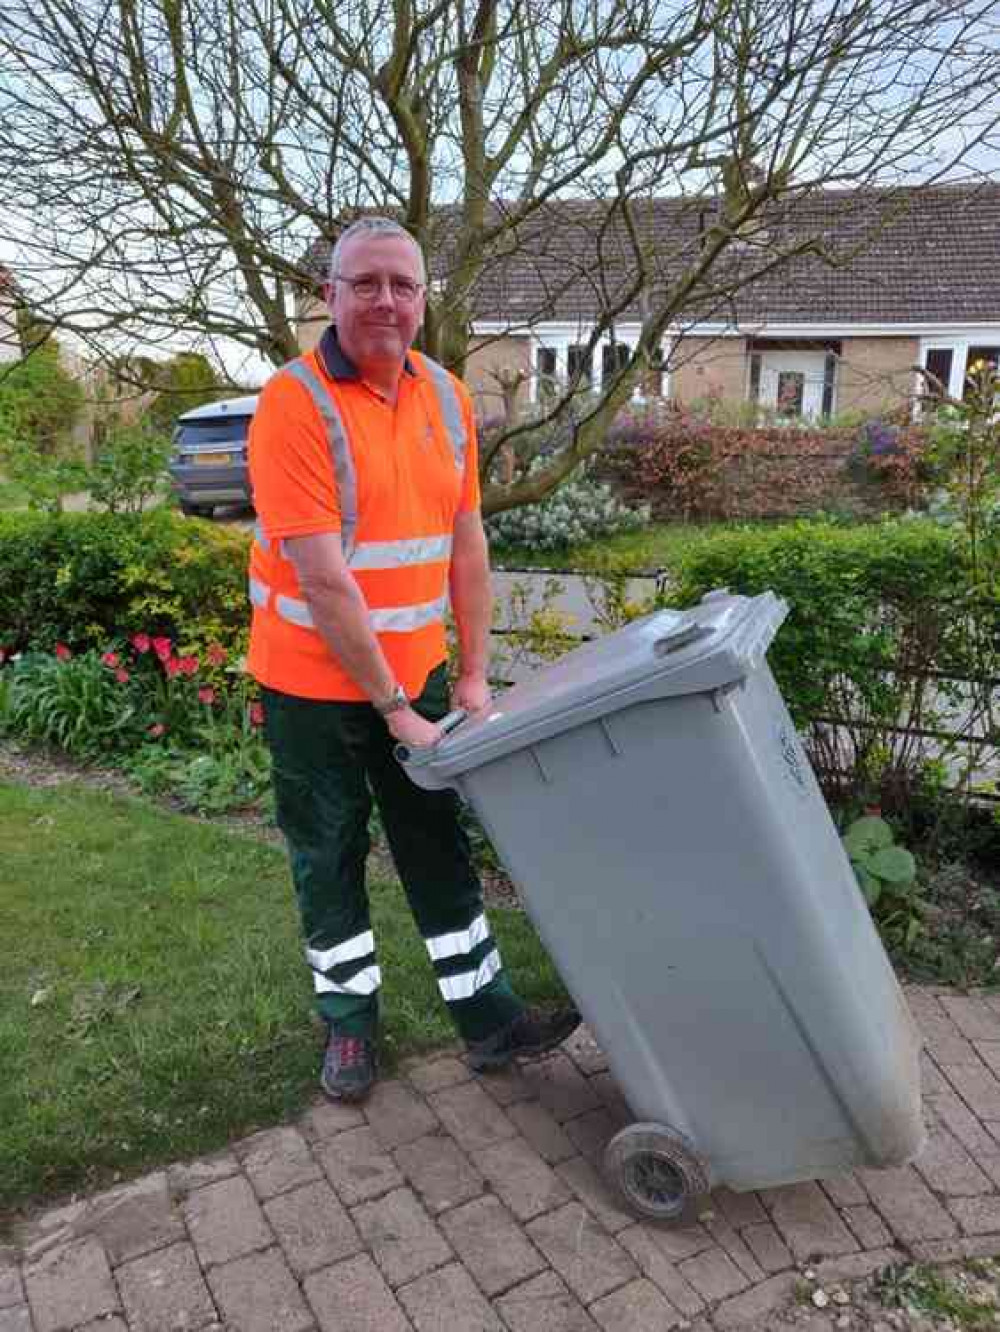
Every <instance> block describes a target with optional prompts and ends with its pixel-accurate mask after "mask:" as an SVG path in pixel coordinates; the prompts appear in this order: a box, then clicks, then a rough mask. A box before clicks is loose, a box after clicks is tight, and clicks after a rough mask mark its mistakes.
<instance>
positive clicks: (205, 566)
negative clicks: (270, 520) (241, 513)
mask: <svg viewBox="0 0 1000 1332" xmlns="http://www.w3.org/2000/svg"><path fill="white" fill-rule="evenodd" d="M248 544H249V538H248V536H247V534H246V533H243V532H234V531H231V530H228V529H225V528H218V527H213V526H211V525H209V524H208V523H195V522H191V521H188V520H185V519H183V518H180V517H179V516H178V515H176V514H173V513H170V512H169V511H165V510H153V511H152V512H150V513H148V514H142V515H140V516H134V515H118V514H62V515H58V516H48V515H41V514H31V513H6V514H0V649H4V650H5V651H7V652H8V653H10V652H13V651H19V652H23V651H26V650H28V649H29V648H38V649H41V650H44V651H52V650H53V649H54V647H55V645H56V643H59V642H61V643H65V644H66V645H67V646H69V647H70V648H71V649H72V650H73V651H75V652H79V651H83V650H85V649H87V648H97V649H99V650H100V651H104V650H105V649H107V648H108V647H109V646H111V645H112V644H113V643H114V642H115V641H121V640H122V639H123V638H125V637H128V636H131V635H132V634H134V633H145V634H148V635H150V636H154V635H163V636H166V637H169V638H171V639H172V640H173V641H174V643H175V644H176V647H177V649H178V651H180V652H182V653H190V652H198V651H201V650H203V649H205V648H207V647H208V646H209V645H211V644H219V645H221V646H222V647H224V648H226V649H227V650H229V651H230V652H234V653H236V654H237V655H238V654H239V653H241V652H242V651H243V650H244V647H245V643H246V635H247V631H248V626H249V620H250V615H249V608H248V603H247V594H246V563H247V550H248Z"/></svg>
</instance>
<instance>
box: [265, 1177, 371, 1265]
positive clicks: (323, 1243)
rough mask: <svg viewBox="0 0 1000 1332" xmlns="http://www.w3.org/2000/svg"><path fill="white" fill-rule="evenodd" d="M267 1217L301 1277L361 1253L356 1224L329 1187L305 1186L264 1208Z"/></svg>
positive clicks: (287, 1256)
mask: <svg viewBox="0 0 1000 1332" xmlns="http://www.w3.org/2000/svg"><path fill="white" fill-rule="evenodd" d="M264 1215H265V1216H266V1217H267V1220H268V1222H269V1224H270V1226H271V1229H272V1230H273V1231H274V1233H275V1235H276V1236H277V1237H278V1242H279V1244H280V1245H281V1247H282V1250H283V1251H284V1254H285V1257H286V1258H287V1259H288V1262H289V1264H290V1265H291V1268H292V1271H293V1272H295V1273H296V1275H297V1276H299V1277H303V1276H306V1275H308V1273H310V1272H315V1271H317V1269H318V1268H320V1267H328V1266H329V1265H330V1264H331V1263H336V1262H340V1261H341V1259H343V1258H349V1257H351V1255H352V1254H355V1253H357V1252H358V1251H359V1249H361V1247H362V1244H361V1239H360V1237H359V1235H358V1232H357V1230H356V1229H355V1226H354V1222H353V1221H352V1220H351V1218H350V1217H349V1216H348V1215H347V1211H346V1210H345V1208H344V1207H343V1206H342V1205H341V1203H340V1200H339V1199H338V1198H337V1195H336V1194H335V1193H334V1191H333V1189H331V1188H330V1186H329V1184H326V1183H318V1184H305V1185H303V1187H302V1188H300V1189H293V1190H292V1191H291V1192H290V1193H282V1194H281V1195H279V1197H277V1198H272V1199H271V1201H270V1202H267V1203H265V1204H264Z"/></svg>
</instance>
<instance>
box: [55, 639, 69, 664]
mask: <svg viewBox="0 0 1000 1332" xmlns="http://www.w3.org/2000/svg"><path fill="white" fill-rule="evenodd" d="M72 655H73V654H72V652H70V650H69V648H68V647H67V646H66V644H65V643H57V644H56V656H57V657H58V658H59V660H60V661H69V659H70V657H72Z"/></svg>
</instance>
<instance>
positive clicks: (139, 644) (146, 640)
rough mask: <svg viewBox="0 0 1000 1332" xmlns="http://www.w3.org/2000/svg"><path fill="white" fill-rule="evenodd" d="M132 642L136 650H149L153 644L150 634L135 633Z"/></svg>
mask: <svg viewBox="0 0 1000 1332" xmlns="http://www.w3.org/2000/svg"><path fill="white" fill-rule="evenodd" d="M131 642H132V646H133V647H134V648H135V650H136V652H148V651H149V649H150V647H151V646H152V639H151V638H150V636H149V634H133V635H132V639H131Z"/></svg>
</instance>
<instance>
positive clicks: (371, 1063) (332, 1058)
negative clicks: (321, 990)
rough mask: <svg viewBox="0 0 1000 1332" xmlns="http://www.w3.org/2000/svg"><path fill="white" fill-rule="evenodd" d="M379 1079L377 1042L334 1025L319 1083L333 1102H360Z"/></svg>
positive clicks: (327, 1044)
mask: <svg viewBox="0 0 1000 1332" xmlns="http://www.w3.org/2000/svg"><path fill="white" fill-rule="evenodd" d="M374 1082H375V1043H374V1041H370V1040H368V1039H367V1038H366V1037H364V1036H338V1035H337V1033H336V1032H335V1031H334V1030H333V1029H332V1028H331V1029H330V1037H329V1039H328V1040H327V1043H326V1053H325V1054H324V1056H323V1072H322V1073H321V1074H320V1079H319V1084H320V1086H321V1087H322V1088H323V1090H324V1091H325V1092H326V1094H327V1096H329V1097H330V1099H331V1100H332V1101H360V1100H362V1099H363V1098H364V1097H365V1096H367V1095H368V1093H369V1092H370V1091H371V1089H372V1085H373V1084H374Z"/></svg>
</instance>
